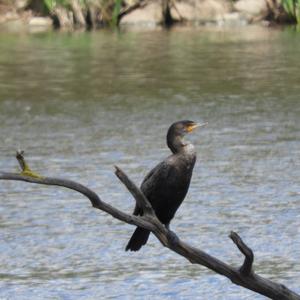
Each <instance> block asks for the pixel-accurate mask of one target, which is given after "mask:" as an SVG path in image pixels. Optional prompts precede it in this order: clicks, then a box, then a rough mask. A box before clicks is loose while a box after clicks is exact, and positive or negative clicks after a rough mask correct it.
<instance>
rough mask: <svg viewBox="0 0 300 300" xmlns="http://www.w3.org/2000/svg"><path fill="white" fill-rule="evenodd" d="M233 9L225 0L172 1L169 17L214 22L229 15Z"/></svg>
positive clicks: (198, 21)
mask: <svg viewBox="0 0 300 300" xmlns="http://www.w3.org/2000/svg"><path fill="white" fill-rule="evenodd" d="M232 9H233V7H232V5H231V3H230V2H229V1H227V0H190V1H178V0H177V1H174V5H173V6H172V7H171V16H172V18H173V19H174V20H178V21H180V20H185V21H187V22H196V23H206V22H214V21H215V22H216V21H217V20H219V19H220V18H222V16H224V15H226V14H228V13H230V12H231V11H232Z"/></svg>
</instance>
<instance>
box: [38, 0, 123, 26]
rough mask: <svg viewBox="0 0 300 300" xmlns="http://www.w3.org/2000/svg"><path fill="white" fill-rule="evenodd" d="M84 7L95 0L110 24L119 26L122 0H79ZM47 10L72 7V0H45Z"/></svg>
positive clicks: (49, 11)
mask: <svg viewBox="0 0 300 300" xmlns="http://www.w3.org/2000/svg"><path fill="white" fill-rule="evenodd" d="M78 2H79V4H80V5H81V6H82V8H83V9H86V7H87V5H88V4H89V3H90V2H93V3H94V4H96V6H98V7H99V8H100V9H101V10H102V13H103V15H105V19H107V22H108V24H109V25H110V26H112V27H116V26H118V16H119V13H120V10H121V7H122V0H78ZM43 3H44V6H45V10H46V11H47V12H48V13H51V12H53V10H54V9H55V7H56V6H63V7H65V8H66V9H70V0H43Z"/></svg>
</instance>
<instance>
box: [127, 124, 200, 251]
mask: <svg viewBox="0 0 300 300" xmlns="http://www.w3.org/2000/svg"><path fill="white" fill-rule="evenodd" d="M203 125H204V124H203ZM199 126H200V125H199V124H197V123H195V122H193V121H188V120H184V121H179V122H176V123H174V124H172V125H171V126H170V128H169V130H168V133H167V145H168V147H169V148H170V150H171V151H172V154H171V155H170V156H168V157H167V158H166V159H165V160H163V161H162V162H161V163H159V164H158V165H157V166H156V167H154V168H153V169H152V170H151V171H150V172H149V173H148V174H147V175H146V177H145V178H144V180H143V182H142V185H141V190H142V191H143V193H144V195H145V196H146V197H147V199H148V200H149V202H150V203H151V205H152V207H153V209H154V211H155V213H156V215H157V217H158V219H159V220H160V221H161V222H162V223H163V224H165V225H166V226H169V223H170V221H171V220H172V219H173V217H174V215H175V213H176V211H177V209H178V208H179V206H180V205H181V203H182V201H183V200H184V198H185V195H186V193H187V191H188V188H189V185H190V181H191V177H192V173H193V168H194V165H195V162H196V151H195V148H194V146H193V145H192V144H191V143H189V142H186V141H184V139H183V137H184V136H185V135H186V134H187V133H189V132H191V131H193V130H194V129H195V128H196V127H199ZM133 214H134V215H142V214H143V211H142V209H141V208H140V207H139V206H137V205H136V207H135V209H134V212H133ZM149 234H150V232H149V231H148V230H146V229H143V228H140V227H137V228H136V230H135V231H134V233H133V235H132V237H131V239H130V240H129V242H128V244H127V246H126V251H127V250H131V251H138V250H139V249H140V248H141V247H142V246H143V245H145V244H146V243H147V240H148V237H149Z"/></svg>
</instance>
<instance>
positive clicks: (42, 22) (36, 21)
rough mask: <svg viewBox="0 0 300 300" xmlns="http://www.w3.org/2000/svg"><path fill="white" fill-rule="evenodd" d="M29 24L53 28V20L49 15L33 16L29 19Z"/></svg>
mask: <svg viewBox="0 0 300 300" xmlns="http://www.w3.org/2000/svg"><path fill="white" fill-rule="evenodd" d="M28 25H29V26H31V27H46V28H52V26H53V22H52V20H51V19H50V18H48V17H33V18H31V19H30V20H29V22H28Z"/></svg>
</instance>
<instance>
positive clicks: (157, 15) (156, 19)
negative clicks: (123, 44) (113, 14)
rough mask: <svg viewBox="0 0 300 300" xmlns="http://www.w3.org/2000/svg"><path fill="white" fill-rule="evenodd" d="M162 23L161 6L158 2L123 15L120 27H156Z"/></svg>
mask: <svg viewBox="0 0 300 300" xmlns="http://www.w3.org/2000/svg"><path fill="white" fill-rule="evenodd" d="M162 22H163V13H162V6H161V4H160V2H157V1H155V2H154V1H153V2H150V3H149V4H147V5H145V6H144V7H140V8H137V9H135V10H133V11H132V12H130V13H129V14H127V15H125V16H124V17H123V18H122V19H121V21H120V26H126V27H128V26H130V27H131V26H134V27H135V26H138V27H147V28H148V27H150V28H152V27H156V26H158V25H159V24H161V23H162Z"/></svg>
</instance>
